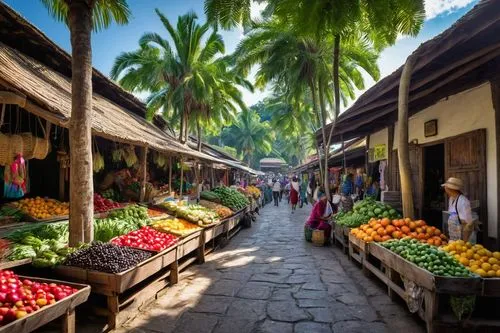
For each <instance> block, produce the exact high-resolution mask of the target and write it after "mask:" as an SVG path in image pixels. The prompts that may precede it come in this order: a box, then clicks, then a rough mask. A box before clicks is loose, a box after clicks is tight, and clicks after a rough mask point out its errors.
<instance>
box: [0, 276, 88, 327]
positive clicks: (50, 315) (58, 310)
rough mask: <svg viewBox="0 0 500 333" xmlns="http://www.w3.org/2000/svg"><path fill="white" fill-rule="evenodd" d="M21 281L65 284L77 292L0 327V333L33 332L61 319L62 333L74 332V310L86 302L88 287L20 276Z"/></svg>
mask: <svg viewBox="0 0 500 333" xmlns="http://www.w3.org/2000/svg"><path fill="white" fill-rule="evenodd" d="M20 278H21V279H29V280H32V281H38V282H46V283H57V284H65V285H67V286H70V287H72V288H75V289H78V291H77V292H76V293H74V294H72V295H70V296H68V297H66V298H63V299H61V300H60V301H57V302H56V303H54V304H52V305H48V306H45V307H43V308H41V309H40V310H38V311H34V312H32V313H30V314H29V315H27V316H26V317H23V318H21V319H17V320H15V321H13V322H11V323H9V324H7V325H5V326H2V327H0V333H27V332H33V331H35V330H36V329H38V328H40V327H42V326H44V325H46V324H48V323H50V322H51V321H53V320H54V319H57V318H59V317H62V321H63V323H62V324H63V325H62V330H61V331H62V332H63V333H74V332H76V330H75V308H76V307H77V306H78V305H80V304H82V303H84V302H86V301H87V299H88V297H89V295H90V287H89V286H87V285H83V284H76V283H70V282H66V281H57V280H46V279H38V278H33V277H26V276H20Z"/></svg>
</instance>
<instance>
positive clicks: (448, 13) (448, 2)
mask: <svg viewBox="0 0 500 333" xmlns="http://www.w3.org/2000/svg"><path fill="white" fill-rule="evenodd" d="M477 1H478V0H427V1H426V12H427V20H426V22H425V24H424V27H423V29H422V30H421V32H420V34H419V35H418V36H417V37H416V38H402V39H400V40H399V41H398V42H397V43H396V45H394V46H392V47H390V48H388V49H386V50H384V51H383V52H382V54H381V56H380V59H379V66H380V70H381V74H382V75H381V77H384V76H386V75H388V74H390V73H392V72H393V71H394V70H395V69H397V68H398V67H399V66H400V65H401V64H403V63H404V61H405V59H406V57H407V56H408V55H409V54H410V53H411V52H412V51H413V50H415V49H416V48H417V47H418V46H419V45H420V44H421V43H423V42H424V41H426V40H428V39H430V38H432V37H434V36H435V35H437V34H439V33H440V32H442V31H443V30H445V29H447V28H448V27H450V26H451V25H452V24H453V23H454V22H455V21H456V20H457V19H458V18H460V17H461V16H462V15H464V14H465V13H466V12H467V11H468V10H470V9H471V8H472V6H473V5H474V4H475V3H477ZM4 2H6V3H7V4H8V5H9V6H11V7H12V8H14V9H15V10H16V11H18V12H19V13H21V15H23V16H24V17H25V18H26V19H27V20H28V21H30V22H32V23H33V24H34V25H35V26H37V27H38V28H39V29H40V30H42V31H43V32H44V33H45V34H46V35H47V36H48V37H49V38H51V39H52V40H53V41H54V42H56V43H57V44H58V45H60V46H61V47H63V48H64V49H65V50H67V51H68V52H70V51H71V46H70V40H69V32H68V29H67V28H66V26H65V25H64V24H62V23H59V22H55V21H54V20H53V18H52V17H50V16H49V15H48V13H47V10H46V9H45V8H44V7H43V5H42V4H41V2H40V1H38V0H4ZM129 5H130V7H131V11H132V19H131V21H130V23H129V24H128V25H127V26H112V27H110V28H109V29H108V30H105V31H102V32H99V33H95V34H94V35H93V36H92V48H93V64H94V67H95V68H97V69H98V70H100V71H101V72H103V73H104V74H106V75H108V74H109V71H110V69H111V66H112V65H113V61H114V59H115V58H116V56H117V55H118V54H120V53H121V52H123V51H130V50H134V49H136V48H137V41H138V40H139V38H140V36H141V35H142V34H143V33H144V32H147V31H155V32H160V33H163V32H164V29H163V26H162V24H161V23H160V21H159V19H158V17H157V16H156V14H155V13H154V9H155V8H158V9H160V10H161V11H162V12H163V13H164V14H165V15H167V17H168V18H169V19H170V20H171V21H172V22H174V23H175V22H176V21H177V17H178V16H179V15H182V14H185V13H186V12H188V11H190V10H192V11H195V12H196V13H197V14H198V16H199V17H200V18H201V19H202V20H204V15H203V0H129ZM258 10H259V8H258V7H254V8H253V12H254V14H257V13H258ZM165 33H166V32H165ZM222 34H223V37H224V41H225V43H226V52H231V51H233V50H234V48H235V47H236V45H237V44H238V41H239V40H240V39H241V38H242V36H243V34H242V31H241V30H240V29H235V30H234V31H225V32H222ZM373 84H374V82H372V81H367V82H366V85H367V88H368V87H370V86H371V85H373ZM265 94H266V93H265V92H255V93H254V94H252V93H250V92H244V99H245V102H246V103H247V104H248V105H252V104H254V103H256V102H258V101H259V100H260V99H262V98H263V97H264V96H265Z"/></svg>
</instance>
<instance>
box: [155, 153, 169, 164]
mask: <svg viewBox="0 0 500 333" xmlns="http://www.w3.org/2000/svg"><path fill="white" fill-rule="evenodd" d="M154 162H155V164H156V165H157V166H158V168H163V167H164V166H165V165H166V164H167V158H166V157H165V155H163V154H161V153H158V152H155V156H154Z"/></svg>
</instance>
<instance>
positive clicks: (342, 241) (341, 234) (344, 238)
mask: <svg viewBox="0 0 500 333" xmlns="http://www.w3.org/2000/svg"><path fill="white" fill-rule="evenodd" d="M349 232H350V229H349V228H347V227H345V226H343V225H340V224H337V223H333V240H334V241H335V243H336V244H339V245H340V247H341V248H342V251H343V252H344V253H346V254H347V253H348V250H349Z"/></svg>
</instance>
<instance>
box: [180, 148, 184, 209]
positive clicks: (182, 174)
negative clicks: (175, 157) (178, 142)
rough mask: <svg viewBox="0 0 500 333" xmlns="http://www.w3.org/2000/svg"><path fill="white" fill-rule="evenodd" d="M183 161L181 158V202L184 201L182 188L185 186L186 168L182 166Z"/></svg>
mask: <svg viewBox="0 0 500 333" xmlns="http://www.w3.org/2000/svg"><path fill="white" fill-rule="evenodd" d="M182 161H183V158H182V157H181V159H180V165H181V188H180V190H179V197H180V199H181V200H182V186H183V185H184V168H183V166H182Z"/></svg>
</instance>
